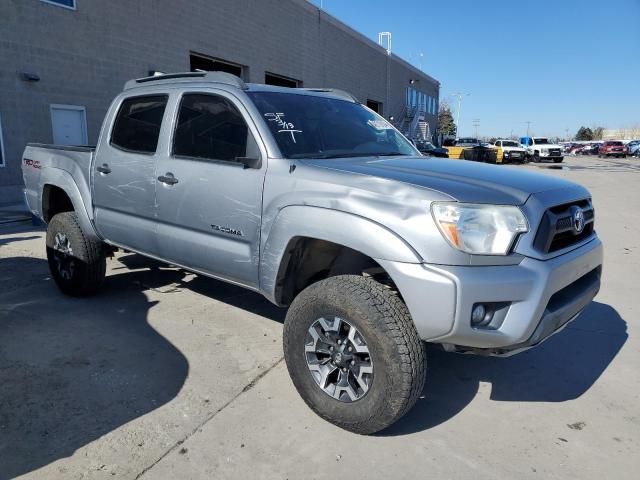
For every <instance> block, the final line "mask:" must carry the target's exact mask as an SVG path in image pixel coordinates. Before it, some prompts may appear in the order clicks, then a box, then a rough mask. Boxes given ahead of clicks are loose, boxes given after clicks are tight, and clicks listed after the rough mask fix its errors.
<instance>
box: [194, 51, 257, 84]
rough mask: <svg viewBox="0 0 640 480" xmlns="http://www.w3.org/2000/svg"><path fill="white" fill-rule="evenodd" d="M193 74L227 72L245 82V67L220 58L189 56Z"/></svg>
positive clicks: (195, 54)
mask: <svg viewBox="0 0 640 480" xmlns="http://www.w3.org/2000/svg"><path fill="white" fill-rule="evenodd" d="M189 63H190V65H191V71H192V72H226V73H230V74H231V75H235V76H236V77H240V78H242V79H243V80H244V72H245V67H244V66H243V65H239V64H237V63H233V62H227V61H226V60H221V59H219V58H212V57H207V56H205V55H199V54H197V53H191V54H189Z"/></svg>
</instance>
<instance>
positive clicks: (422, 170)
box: [303, 156, 589, 205]
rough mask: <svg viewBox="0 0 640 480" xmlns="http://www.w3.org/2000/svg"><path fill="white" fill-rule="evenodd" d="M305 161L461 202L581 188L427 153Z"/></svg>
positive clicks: (519, 200) (511, 201)
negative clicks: (411, 155) (400, 184)
mask: <svg viewBox="0 0 640 480" xmlns="http://www.w3.org/2000/svg"><path fill="white" fill-rule="evenodd" d="M303 162H304V164H305V165H310V166H314V167H317V168H322V169H329V170H336V171H340V172H345V173H354V174H361V175H368V176H374V177H378V178H384V179H388V180H394V181H397V182H402V183H405V184H410V185H415V186H418V187H423V188H428V189H430V190H434V191H437V192H440V193H442V194H444V195H447V196H449V197H451V198H452V199H455V200H457V201H460V202H469V203H491V204H498V205H522V204H524V203H525V202H526V201H527V199H528V198H529V197H530V196H531V195H532V194H535V193H540V192H545V191H550V190H557V189H576V188H578V189H582V190H584V196H585V197H587V196H588V195H589V193H588V191H587V190H586V189H584V188H583V187H580V186H579V185H576V184H575V183H572V182H568V181H566V180H562V179H559V178H556V177H551V176H547V175H542V174H539V173H533V172H530V171H524V170H523V169H521V167H508V166H503V165H500V166H498V165H488V164H484V163H477V162H471V161H466V160H450V159H438V158H427V157H406V156H402V157H386V158H380V157H362V158H347V159H327V160H304V161H303Z"/></svg>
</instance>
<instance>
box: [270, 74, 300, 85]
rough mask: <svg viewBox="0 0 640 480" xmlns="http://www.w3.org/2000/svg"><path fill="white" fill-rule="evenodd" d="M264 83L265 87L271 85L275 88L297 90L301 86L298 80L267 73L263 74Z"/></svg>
mask: <svg viewBox="0 0 640 480" xmlns="http://www.w3.org/2000/svg"><path fill="white" fill-rule="evenodd" d="M264 83H265V84H266V85H273V86H275V87H289V88H298V87H301V86H302V82H301V81H300V80H296V79H295V78H289V77H284V76H282V75H277V74H275V73H269V72H265V74H264Z"/></svg>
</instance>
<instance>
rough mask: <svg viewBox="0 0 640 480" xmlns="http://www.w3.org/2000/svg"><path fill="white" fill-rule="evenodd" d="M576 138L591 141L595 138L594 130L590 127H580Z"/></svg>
mask: <svg viewBox="0 0 640 480" xmlns="http://www.w3.org/2000/svg"><path fill="white" fill-rule="evenodd" d="M576 140H579V141H585V140H586V141H589V140H593V131H591V129H590V128H589V127H580V129H579V130H578V133H576Z"/></svg>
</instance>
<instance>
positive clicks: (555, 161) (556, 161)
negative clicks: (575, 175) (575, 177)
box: [553, 158, 564, 163]
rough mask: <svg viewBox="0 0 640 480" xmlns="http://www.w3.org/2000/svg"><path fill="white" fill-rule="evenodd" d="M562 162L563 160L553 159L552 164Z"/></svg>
mask: <svg viewBox="0 0 640 480" xmlns="http://www.w3.org/2000/svg"><path fill="white" fill-rule="evenodd" d="M562 160H564V158H554V159H553V163H562Z"/></svg>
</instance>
